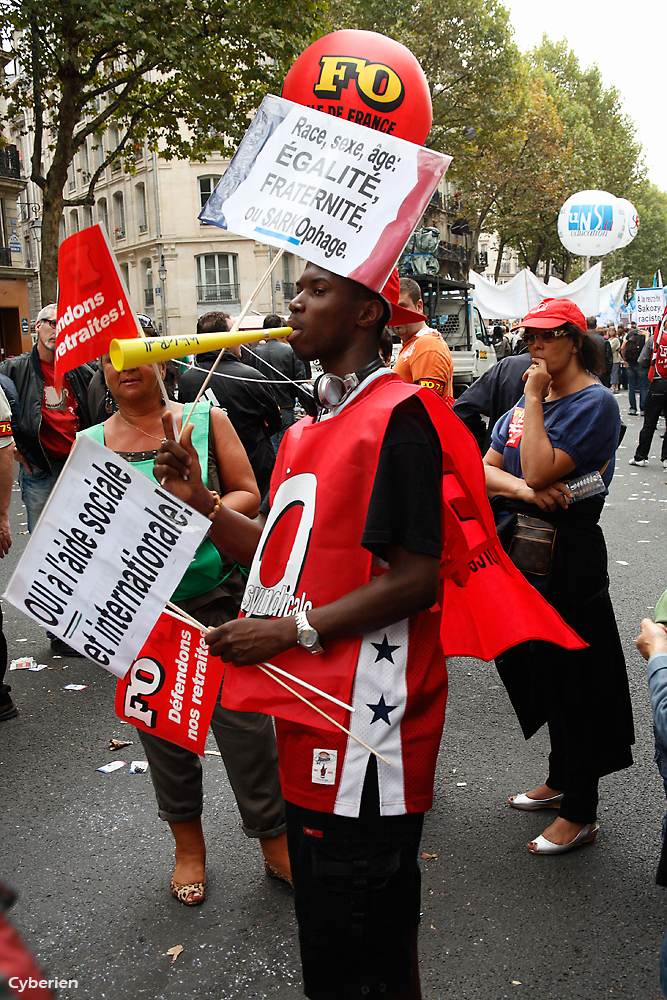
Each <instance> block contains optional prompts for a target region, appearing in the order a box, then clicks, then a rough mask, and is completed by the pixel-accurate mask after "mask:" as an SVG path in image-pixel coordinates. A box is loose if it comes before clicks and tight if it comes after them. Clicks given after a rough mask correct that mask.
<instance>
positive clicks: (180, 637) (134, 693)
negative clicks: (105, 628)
mask: <svg viewBox="0 0 667 1000" xmlns="http://www.w3.org/2000/svg"><path fill="white" fill-rule="evenodd" d="M223 668H224V665H223V663H222V660H221V659H220V658H219V657H218V656H212V657H209V647H208V646H207V645H206V643H205V642H204V633H203V632H201V631H200V630H199V629H198V628H195V627H194V626H193V625H190V624H189V623H188V622H186V621H184V620H183V619H182V618H178V617H176V616H175V615H171V614H169V612H164V613H163V614H162V615H161V616H160V618H159V619H158V621H157V624H156V625H155V628H154V629H153V631H152V632H151V634H150V635H149V637H148V639H147V640H146V642H145V644H144V645H143V646H142V648H141V649H140V650H139V655H138V656H137V658H136V660H135V661H134V662H133V664H132V666H131V667H130V669H129V671H128V673H127V675H126V676H125V677H124V678H123V679H122V680H119V681H118V685H117V687H116V715H117V716H118V718H119V719H123V720H124V721H126V722H130V723H131V724H132V725H133V726H136V727H137V729H142V730H143V731H144V732H146V733H153V735H154V736H160V737H161V738H162V739H164V740H168V741H169V742H170V743H176V744H177V746H180V747H185V748H186V749H187V750H192V751H193V752H194V753H199V754H203V753H204V747H205V745H206V735H207V733H208V728H209V725H210V722H211V716H212V715H213V709H214V708H215V703H216V700H217V697H218V693H219V691H220V684H221V682H222V672H223Z"/></svg>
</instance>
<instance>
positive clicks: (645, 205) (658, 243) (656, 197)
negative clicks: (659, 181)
mask: <svg viewBox="0 0 667 1000" xmlns="http://www.w3.org/2000/svg"><path fill="white" fill-rule="evenodd" d="M633 204H634V206H635V208H636V209H637V212H638V214H639V231H638V233H637V235H636V236H635V238H634V240H633V241H632V243H630V244H629V245H628V246H627V247H623V248H622V249H621V250H614V252H613V253H610V254H607V256H606V257H603V258H602V280H603V282H605V283H606V282H609V281H614V280H615V279H616V278H624V277H626V276H627V277H628V279H629V280H628V292H627V294H628V297H630V296H631V295H632V292H633V290H634V289H635V287H636V285H637V282H639V287H640V288H650V287H651V286H652V285H653V275H654V274H655V273H656V271H657V270H658V269H660V271H661V272H662V276H663V279H666V280H667V194H665V192H664V191H661V190H660V189H659V188H657V187H656V186H655V184H645V185H643V186H642V188H641V190H640V191H639V192H638V193H637V194H636V195H635V197H634V198H633Z"/></svg>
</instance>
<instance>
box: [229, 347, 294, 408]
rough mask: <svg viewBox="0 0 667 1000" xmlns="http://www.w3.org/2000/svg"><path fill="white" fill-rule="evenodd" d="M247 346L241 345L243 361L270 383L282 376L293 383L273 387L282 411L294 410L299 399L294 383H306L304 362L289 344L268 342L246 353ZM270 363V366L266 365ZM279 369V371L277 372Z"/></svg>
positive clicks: (247, 350)
mask: <svg viewBox="0 0 667 1000" xmlns="http://www.w3.org/2000/svg"><path fill="white" fill-rule="evenodd" d="M244 346H245V345H243V344H242V345H241V350H242V352H243V354H242V356H243V360H244V361H246V362H247V364H249V365H252V367H253V368H256V369H257V371H258V372H261V373H262V375H263V376H264V377H265V378H266V379H268V381H269V382H274V383H275V382H276V380H277V379H279V378H280V376H281V374H282V375H285V376H286V377H287V379H291V380H292V381H291V382H288V381H286V382H285V385H284V386H283V385H280V384H278V385H272V386H271V388H272V389H273V394H274V396H275V397H276V399H277V400H278V405H279V406H280V409H281V410H293V409H294V401H295V399H297V388H296V386H295V385H293V384H292V383H293V382H305V380H306V369H305V367H304V364H303V362H302V361H299V359H298V358H297V356H296V354H295V353H294V351H293V350H292V348H291V347H290V346H289V344H281V343H280V341H278V340H267V342H266V343H265V344H253V345H251V348H250V349H247V348H246V350H245V351H244V350H243V348H244ZM265 361H268V364H264V362H265ZM276 369H277V371H276Z"/></svg>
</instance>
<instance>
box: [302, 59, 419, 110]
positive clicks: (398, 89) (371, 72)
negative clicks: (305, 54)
mask: <svg viewBox="0 0 667 1000" xmlns="http://www.w3.org/2000/svg"><path fill="white" fill-rule="evenodd" d="M352 80H354V81H355V84H356V87H357V93H358V94H359V97H360V98H361V100H362V101H363V102H364V104H367V105H368V107H369V108H372V109H373V111H395V110H396V108H398V107H400V105H401V104H402V102H403V98H404V96H405V87H404V85H403V81H402V80H401V78H400V76H399V75H398V73H396V72H395V71H394V70H393V69H392V68H391V66H386V65H385V64H384V63H372V62H369V61H368V59H353V58H349V57H348V56H322V58H321V59H320V75H319V78H318V80H317V82H316V83H315V85H314V86H313V93H314V94H315V95H316V96H317V97H321V98H327V99H329V100H333V101H339V100H340V96H341V94H342V92H343V90H344V89H345V88H346V87H348V86H349V84H350V83H351V81H352Z"/></svg>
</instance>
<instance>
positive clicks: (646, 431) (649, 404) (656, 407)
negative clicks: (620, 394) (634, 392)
mask: <svg viewBox="0 0 667 1000" xmlns="http://www.w3.org/2000/svg"><path fill="white" fill-rule="evenodd" d="M665 403H667V378H654V379H653V381H652V382H651V385H650V388H649V390H648V394H647V396H646V402H645V403H644V426H643V427H642V429H641V431H640V432H639V444H638V445H637V451H636V452H635V459H636V460H637V461H639V460H640V459H643V460H646V459H647V458H648V453H649V451H650V450H651V442H652V441H653V435H654V434H655V429H656V427H657V426H658V420H659V419H660V414H661V413H663V412H664V410H665ZM660 459H661V461H663V462H664V461H666V460H667V434H666V435H665V437H664V438H663V439H662V448H661V450H660Z"/></svg>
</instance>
